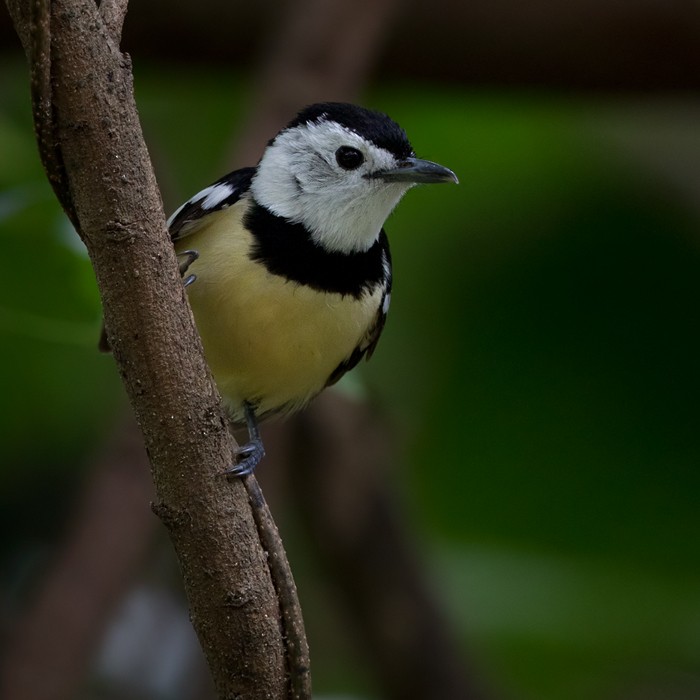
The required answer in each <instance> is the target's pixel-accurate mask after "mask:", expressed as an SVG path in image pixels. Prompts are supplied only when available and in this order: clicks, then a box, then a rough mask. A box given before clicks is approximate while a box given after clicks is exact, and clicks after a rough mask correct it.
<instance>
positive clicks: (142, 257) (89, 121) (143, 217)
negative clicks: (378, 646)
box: [8, 0, 309, 699]
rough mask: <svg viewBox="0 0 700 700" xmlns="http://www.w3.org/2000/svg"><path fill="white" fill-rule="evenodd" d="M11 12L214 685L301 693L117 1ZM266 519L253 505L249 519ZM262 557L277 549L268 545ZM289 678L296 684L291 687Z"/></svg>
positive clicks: (224, 692)
mask: <svg viewBox="0 0 700 700" xmlns="http://www.w3.org/2000/svg"><path fill="white" fill-rule="evenodd" d="M8 7H9V9H10V12H11V14H12V16H13V20H14V22H15V25H16V28H17V32H18V34H19V36H20V38H21V40H22V42H23V45H24V48H25V52H26V53H27V56H28V58H29V60H30V66H31V69H32V84H33V95H34V113H35V124H36V130H37V137H38V141H39V146H40V152H41V155H42V160H43V162H44V165H45V167H46V169H47V174H48V176H49V179H50V181H51V183H52V185H53V187H54V190H55V191H56V193H57V195H58V197H59V199H60V201H61V203H62V205H63V206H64V209H66V211H67V213H68V214H69V216H70V217H71V219H72V220H73V221H74V223H75V224H76V226H77V228H78V230H79V232H80V234H81V237H82V239H83V241H84V242H85V244H86V246H87V249H88V252H89V255H90V258H91V260H92V263H93V267H94V269H95V275H96V277H97V282H98V286H99V288H100V293H101V296H102V301H103V306H104V313H105V320H106V324H107V327H108V328H109V331H110V333H109V339H110V343H111V346H112V348H113V352H114V356H115V358H116V360H117V364H118V367H119V371H120V373H121V375H122V378H123V381H124V384H125V386H126V389H127V393H128V395H129V398H130V400H131V403H132V405H133V408H134V411H135V413H136V416H137V419H138V421H139V424H140V427H141V430H142V431H143V434H144V438H145V443H146V449H147V451H148V454H149V458H150V462H151V468H152V473H153V479H154V483H155V488H156V496H157V503H156V505H155V506H154V510H155V511H156V512H157V514H158V515H159V516H160V517H161V519H162V520H163V522H164V523H165V525H166V527H167V529H168V531H169V534H170V536H171V538H172V541H173V544H174V546H175V550H176V553H177V555H178V559H179V561H180V565H181V568H182V572H183V576H184V580H185V589H186V592H187V596H188V599H189V603H190V609H191V616H192V621H193V624H194V626H195V629H196V631H197V633H198V636H199V639H200V641H201V643H202V646H203V648H204V651H205V654H206V656H207V659H208V661H209V665H210V668H211V671H212V674H213V677H214V681H215V684H216V686H217V690H218V692H219V695H220V697H222V698H233V697H236V698H280V699H281V698H288V697H307V696H308V692H309V690H308V664H304V663H299V662H298V654H296V656H295V658H297V661H296V662H295V663H294V669H290V668H289V661H288V657H289V654H288V649H287V648H286V646H285V638H286V637H285V625H287V624H289V623H290V621H289V620H287V619H283V616H282V615H281V614H280V604H279V600H278V596H277V593H276V591H275V587H274V585H273V580H272V578H271V573H270V567H269V565H268V560H267V552H266V550H265V548H264V547H263V545H261V541H260V534H259V531H258V526H257V525H256V521H255V519H254V517H253V513H252V510H251V507H250V503H249V497H248V492H247V490H246V485H245V484H244V483H243V482H242V481H240V480H234V481H231V482H229V481H228V480H227V479H226V478H225V477H224V476H223V472H224V470H225V468H226V467H227V466H229V464H230V460H231V455H232V448H233V443H232V438H231V436H230V434H229V431H228V428H227V421H226V418H225V415H224V412H223V409H222V406H221V400H220V398H219V395H218V392H217V391H216V388H215V387H214V384H213V382H212V379H211V376H210V373H209V370H208V368H207V366H206V363H205V361H204V357H203V353H202V348H201V344H200V341H199V337H198V335H197V332H196V330H195V326H194V323H193V319H192V315H191V312H190V310H189V306H188V304H187V302H186V297H185V293H184V289H183V286H182V283H181V280H180V276H179V273H178V269H177V263H176V259H175V254H174V251H173V248H172V245H171V243H170V241H169V238H168V235H167V230H166V226H165V217H164V214H163V209H162V204H161V201H160V194H159V191H158V188H157V185H156V181H155V177H154V174H153V169H152V167H151V163H150V160H149V157H148V152H147V150H146V146H145V143H144V140H143V136H142V133H141V128H140V125H139V119H138V113H137V110H136V105H135V103H134V99H133V91H132V75H131V67H130V61H129V57H128V56H126V55H125V54H122V53H121V52H120V50H119V48H118V45H119V37H120V33H121V23H122V19H123V16H124V11H125V7H126V3H125V2H124V1H123V0H111V1H110V2H108V3H107V5H105V6H104V8H102V9H103V12H102V13H101V12H100V10H98V7H97V6H96V4H95V3H94V2H92V0H53V1H51V0H35V1H34V2H33V3H30V2H29V0H8ZM249 486H250V485H249ZM252 492H253V493H255V491H254V489H253V491H252ZM264 513H265V505H264V502H258V504H257V515H258V524H260V520H261V514H264ZM273 530H274V528H268V530H267V531H266V532H265V536H266V537H267V536H270V533H272V536H274V535H275V533H274V532H273ZM280 551H281V555H280V553H279V552H280ZM275 556H276V557H277V558H279V556H282V557H283V556H284V552H283V550H281V545H279V548H278V551H276V554H275ZM283 563H284V564H286V560H285V561H284V562H283ZM283 568H284V567H283ZM288 586H289V587H290V589H291V590H292V592H294V591H293V582H291V581H290V582H288ZM288 593H289V591H288ZM295 624H296V625H297V626H300V625H301V626H302V630H303V625H302V623H301V620H300V618H299V619H298V620H295ZM302 636H303V634H302ZM293 656H294V655H293ZM290 672H291V673H292V675H293V674H294V673H296V674H297V676H298V677H300V678H301V679H302V682H301V683H299V682H298V683H296V684H294V685H293V684H290Z"/></svg>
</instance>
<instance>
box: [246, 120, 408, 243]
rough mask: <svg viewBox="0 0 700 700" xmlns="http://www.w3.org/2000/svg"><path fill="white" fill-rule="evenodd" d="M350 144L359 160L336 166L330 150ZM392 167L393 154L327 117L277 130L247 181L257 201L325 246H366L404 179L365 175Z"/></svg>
mask: <svg viewBox="0 0 700 700" xmlns="http://www.w3.org/2000/svg"><path fill="white" fill-rule="evenodd" d="M341 146H350V147H352V148H355V149H357V150H358V151H360V153H361V154H362V156H363V158H364V160H363V162H362V163H361V165H359V167H357V168H355V169H351V170H347V169H344V168H342V167H341V166H340V165H339V164H338V162H337V160H336V151H337V150H338V149H339V148H340V147H341ZM396 166H397V160H396V158H395V157H394V156H393V155H392V154H391V153H390V152H389V151H387V150H385V149H383V148H379V147H378V146H375V145H374V144H373V143H371V142H369V141H366V140H365V139H363V138H362V137H361V136H359V135H358V134H356V133H354V132H353V131H350V130H349V129H346V128H345V127H342V126H340V125H339V124H337V123H335V122H332V121H321V122H312V123H308V124H302V125H301V126H297V127H294V128H293V129H289V130H287V131H283V132H282V133H281V134H280V135H279V136H278V137H277V138H276V139H275V140H274V142H273V143H272V144H271V145H270V146H268V147H267V149H266V150H265V153H264V154H263V157H262V160H261V161H260V164H259V165H258V169H257V172H256V174H255V177H254V178H253V182H252V184H251V191H252V194H253V196H254V197H255V199H256V201H257V202H258V203H259V204H262V205H263V206H265V207H267V208H268V209H269V210H270V211H271V212H273V213H274V214H277V215H278V216H283V217H284V218H286V219H289V220H290V221H292V222H294V223H301V224H304V226H306V228H307V229H308V230H309V232H310V233H311V236H312V238H313V239H314V240H315V241H316V243H318V244H319V245H322V246H323V247H324V248H326V249H327V250H331V251H340V252H345V253H349V252H353V251H361V250H367V249H368V248H369V247H370V246H371V245H372V244H373V243H374V242H375V241H376V240H377V237H378V236H379V232H380V231H381V228H382V226H383V225H384V222H385V221H386V218H387V217H388V216H389V214H390V213H391V211H392V209H393V208H394V207H395V206H396V205H397V204H398V202H399V200H400V199H401V197H402V196H403V195H404V194H405V193H406V192H407V191H408V190H409V189H410V188H411V187H412V186H413V183H410V182H385V181H383V180H381V179H380V178H371V177H367V175H369V174H371V173H375V172H378V171H381V170H389V169H392V168H395V167H396Z"/></svg>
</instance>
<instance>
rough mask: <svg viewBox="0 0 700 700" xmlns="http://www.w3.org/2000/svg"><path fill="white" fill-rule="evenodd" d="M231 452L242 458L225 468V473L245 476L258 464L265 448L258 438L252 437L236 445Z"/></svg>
mask: <svg viewBox="0 0 700 700" xmlns="http://www.w3.org/2000/svg"><path fill="white" fill-rule="evenodd" d="M233 454H234V455H235V457H236V458H239V457H242V459H240V461H237V462H236V463H235V464H232V465H231V466H230V467H229V468H228V469H227V470H226V474H228V475H229V476H238V477H240V476H247V475H248V474H252V473H253V471H254V470H255V467H257V466H258V464H259V462H260V460H261V459H262V458H263V457H264V456H265V448H264V447H263V444H262V440H261V439H260V438H254V439H252V440H251V441H250V442H247V443H246V444H245V445H241V446H240V447H237V448H236V449H235V450H234V451H233Z"/></svg>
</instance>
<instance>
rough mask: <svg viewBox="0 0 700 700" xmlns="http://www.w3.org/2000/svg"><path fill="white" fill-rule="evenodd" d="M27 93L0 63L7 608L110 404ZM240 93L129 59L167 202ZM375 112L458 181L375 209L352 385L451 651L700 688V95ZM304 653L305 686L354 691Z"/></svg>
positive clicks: (623, 685) (397, 85)
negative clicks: (360, 352) (386, 260)
mask: <svg viewBox="0 0 700 700" xmlns="http://www.w3.org/2000/svg"><path fill="white" fill-rule="evenodd" d="M27 85H28V78H27V73H26V67H25V65H24V62H23V61H22V59H21V57H20V56H19V55H17V54H16V53H15V54H13V55H9V54H8V55H6V56H5V57H4V58H3V59H2V61H0V86H1V88H2V90H1V94H2V99H1V100H0V251H2V256H3V258H4V265H3V287H4V290H5V293H4V294H3V296H2V301H1V302H0V353H1V357H2V361H1V362H0V366H1V367H2V394H3V399H4V400H3V403H2V409H1V410H2V432H3V440H2V450H3V459H2V469H0V532H2V533H3V535H2V537H0V574H1V576H0V586H1V587H2V591H3V599H4V604H5V606H11V605H12V604H13V603H14V602H16V601H17V600H21V590H22V586H23V585H25V584H26V581H27V580H31V577H32V575H33V573H32V572H34V571H35V569H36V566H37V565H36V561H37V560H39V561H40V560H41V558H42V557H43V556H45V555H46V552H47V551H49V550H50V546H51V544H52V542H54V541H55V533H56V532H57V531H60V528H61V526H60V523H62V522H63V520H64V518H65V517H66V516H67V514H68V513H69V511H70V508H71V506H72V504H73V503H74V500H75V493H76V490H77V489H78V488H79V486H80V484H81V483H82V481H83V478H84V476H85V469H86V468H87V465H88V464H89V463H90V460H91V458H92V456H93V455H94V453H95V450H96V449H97V448H98V446H99V445H100V444H102V442H103V441H104V439H105V437H106V436H107V435H108V434H109V432H110V429H111V425H112V422H113V420H114V418H115V416H116V415H117V414H118V413H119V411H120V408H121V406H122V404H123V402H124V397H123V395H122V390H121V388H120V384H119V380H118V377H117V375H116V372H115V369H114V366H113V364H112V361H111V359H110V358H108V357H104V356H101V355H99V354H98V353H97V352H96V350H95V342H96V338H97V335H98V330H99V324H100V306H99V300H98V297H97V292H96V287H95V284H94V281H93V277H92V272H91V269H90V265H89V262H88V260H87V258H86V256H85V254H84V251H83V249H82V245H81V244H80V242H79V240H78V239H77V237H76V236H75V235H74V233H73V232H72V230H71V228H70V226H69V224H68V223H67V221H66V219H65V217H64V216H63V214H62V213H61V211H60V210H59V208H58V205H57V203H56V202H55V200H54V197H53V195H52V192H51V190H50V188H49V186H48V184H47V182H46V180H45V177H44V174H43V171H42V169H41V166H40V164H39V161H38V157H37V153H36V146H35V143H34V136H33V132H32V126H31V117H30V109H29V100H28V87H27ZM249 91H250V83H249V78H248V77H246V76H244V75H238V74H236V73H235V72H232V71H231V70H230V69H228V68H226V67H224V66H219V67H212V65H208V66H206V68H204V67H199V68H198V67H197V66H193V67H190V68H187V69H183V68H182V66H174V67H170V68H168V67H167V66H163V65H150V64H148V63H146V64H142V63H141V62H137V65H136V96H137V101H138V104H139V108H140V111H141V116H142V121H143V125H144V129H145V133H146V138H147V141H148V142H149V146H150V148H151V151H152V155H153V157H154V161H155V164H156V170H157V173H158V175H159V179H160V180H161V182H162V183H163V185H164V197H165V199H166V209H167V210H168V211H172V210H173V209H174V207H175V206H177V205H178V204H179V203H180V202H181V201H182V200H184V199H185V198H186V197H188V196H189V195H191V194H192V193H194V192H196V191H197V190H198V189H200V188H201V187H202V186H203V185H205V184H206V183H208V182H210V181H212V180H213V179H215V178H216V177H218V176H219V175H220V174H221V172H222V170H221V164H222V152H225V151H226V149H227V148H229V147H230V143H231V138H232V134H233V135H234V136H235V127H236V125H237V124H238V123H239V121H240V120H241V119H242V117H243V114H244V112H243V109H242V105H244V104H245V100H246V95H248V94H249ZM364 103H365V104H366V105H368V106H371V107H375V108H379V109H381V110H382V111H386V112H387V113H389V114H390V115H392V116H393V117H394V118H395V119H396V120H397V121H399V122H400V123H401V124H402V126H403V127H404V128H405V129H406V131H407V132H408V134H409V135H410V137H411V141H412V143H413V145H414V147H415V149H416V151H417V153H418V154H419V155H421V156H424V157H427V158H430V159H432V160H436V161H438V162H440V163H443V164H445V165H447V166H449V167H450V168H452V169H453V170H454V171H455V172H456V173H457V174H458V175H459V177H460V182H461V184H460V186H459V187H458V188H453V187H441V188H424V189H419V190H417V191H414V192H411V193H410V194H409V195H408V196H407V197H406V199H405V200H404V201H403V202H402V204H401V205H400V207H399V208H398V209H397V211H396V212H395V213H394V214H393V215H392V217H391V219H390V220H389V222H388V224H387V231H388V232H389V235H390V238H391V241H392V251H393V256H394V267H395V291H394V294H393V297H392V310H391V314H390V320H389V323H388V325H387V328H386V330H385V335H384V337H383V339H382V342H381V343H380V345H379V349H378V351H377V353H376V355H375V356H374V358H373V360H372V362H371V363H369V364H367V365H366V366H364V367H362V368H361V370H360V372H361V375H362V378H363V380H364V381H365V383H366V385H367V387H368V390H369V392H370V393H371V395H372V396H373V397H374V399H375V401H376V402H377V403H378V404H379V405H380V406H381V407H382V409H383V410H384V411H385V412H386V414H387V415H388V416H389V419H390V422H391V425H392V426H393V429H394V430H395V432H396V435H397V442H398V443H399V445H400V446H401V454H402V458H403V462H404V463H405V468H404V469H403V470H402V472H401V473H400V474H398V475H397V488H398V489H399V490H400V491H401V494H402V498H403V499H404V503H405V505H406V508H407V510H408V512H409V514H410V516H411V518H412V527H413V529H414V532H415V534H416V536H417V538H418V540H419V542H420V547H421V551H422V554H423V556H424V558H425V560H426V561H427V563H428V568H429V571H430V575H431V577H432V583H433V585H434V586H435V587H436V588H437V590H438V591H439V593H440V595H441V599H442V601H443V602H444V605H445V606H446V609H447V610H448V615H449V617H450V618H451V619H452V620H453V621H454V622H455V624H456V625H457V630H458V634H459V635H460V639H461V641H462V643H463V644H464V648H465V653H467V652H468V654H469V655H470V657H471V663H472V664H473V665H476V666H477V667H478V669H479V672H480V673H481V674H482V675H483V676H484V677H485V678H486V679H488V681H489V683H490V685H492V686H493V687H495V688H497V689H498V691H499V692H500V693H501V696H503V697H512V698H523V699H532V700H589V699H591V698H594V699H598V698H602V699H607V698H610V699H616V698H637V697H639V698H657V697H658V698H668V699H671V698H681V697H700V557H699V551H698V549H699V548H698V543H699V542H700V517H698V516H699V508H698V494H699V493H700V472H699V470H698V465H699V464H700V430H699V426H700V408H699V404H698V395H700V362H699V358H700V324H699V323H698V319H697V309H698V299H700V247H699V246H700V236H699V233H698V231H699V228H700V227H699V217H698V214H699V213H700V210H699V209H698V197H697V190H696V189H695V190H694V188H695V187H696V186H697V185H698V180H697V178H696V177H695V176H696V175H698V174H699V173H700V139H699V138H698V136H697V134H698V129H699V128H700V127H699V126H698V125H699V124H700V120H698V118H699V117H700V102H699V101H698V99H697V97H696V96H695V95H694V94H689V93H683V92H678V93H664V94H661V95H659V94H644V93H638V94H632V95H627V96H624V97H623V96H620V95H619V94H614V93H610V92H608V93H603V92H599V93H588V94H583V95H582V94H578V93H575V92H560V93H557V92H556V91H551V90H544V89H535V88H532V87H531V88H530V89H528V90H523V89H508V88H504V87H501V88H494V87H488V86H480V87H478V88H477V87H475V86H468V85H467V86H465V85H459V84H456V83H455V82H446V83H444V84H438V83H436V82H435V81H433V82H429V81H411V82H408V81H407V80H406V79H394V80H383V81H380V82H376V83H374V84H373V85H372V87H371V89H370V90H369V91H368V92H367V94H366V98H365V99H364ZM173 115H177V118H173ZM202 125H206V128H202ZM8 616H9V614H8ZM318 652H319V653H318V655H317V657H315V667H314V671H315V687H316V689H317V691H318V692H319V694H323V693H331V692H340V691H343V692H346V693H353V692H356V693H359V692H361V691H362V690H363V684H362V681H361V680H358V678H357V677H356V676H355V674H353V673H351V672H347V671H346V672H345V673H344V672H343V669H342V664H340V663H338V661H337V660H336V661H335V663H333V662H332V660H330V659H329V660H328V663H327V665H326V664H324V652H323V649H320V650H318ZM635 693H638V694H635Z"/></svg>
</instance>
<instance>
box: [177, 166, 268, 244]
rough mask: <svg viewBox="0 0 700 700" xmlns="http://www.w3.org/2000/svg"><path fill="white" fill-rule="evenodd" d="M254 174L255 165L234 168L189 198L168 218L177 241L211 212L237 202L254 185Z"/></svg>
mask: <svg viewBox="0 0 700 700" xmlns="http://www.w3.org/2000/svg"><path fill="white" fill-rule="evenodd" d="M254 174H255V168H241V169H240V170H234V171H233V172H232V173H229V174H228V175H224V177H222V178H221V179H220V180H217V181H216V182H215V183H213V184H211V185H209V187H205V188H204V189H203V190H202V191H201V192H198V193H197V194H196V195H195V196H194V197H192V198H190V199H188V200H187V201H186V202H185V203H184V204H183V205H182V206H181V207H180V208H179V209H177V210H176V211H175V213H174V214H173V215H172V216H171V217H170V218H169V219H168V229H169V230H170V237H171V238H172V239H173V241H177V240H180V239H181V238H185V236H189V235H190V234H191V233H194V232H195V231H196V230H197V229H198V228H199V227H200V226H201V225H202V223H204V221H205V220H206V217H207V216H208V215H209V214H212V213H214V212H216V211H221V210H222V209H226V208H228V207H230V206H231V205H232V204H235V203H236V202H237V201H238V200H239V199H240V198H241V197H242V196H243V195H244V194H245V193H246V192H247V191H248V189H249V188H250V181H251V180H252V178H253V175H254Z"/></svg>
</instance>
